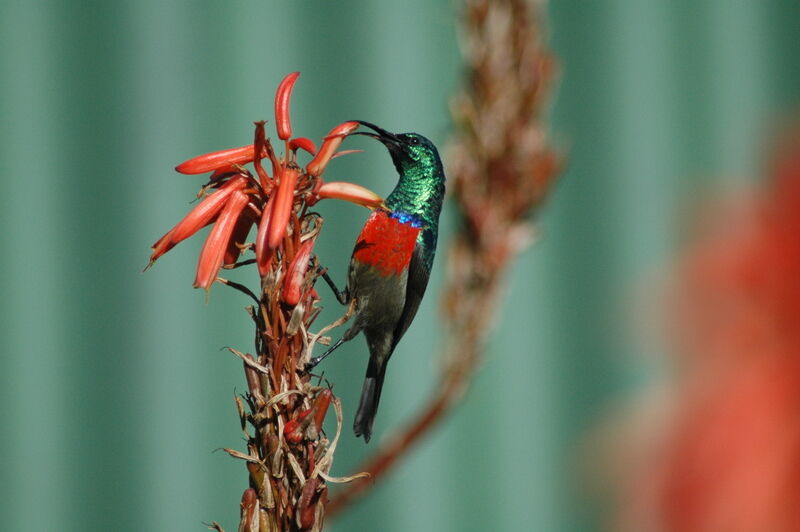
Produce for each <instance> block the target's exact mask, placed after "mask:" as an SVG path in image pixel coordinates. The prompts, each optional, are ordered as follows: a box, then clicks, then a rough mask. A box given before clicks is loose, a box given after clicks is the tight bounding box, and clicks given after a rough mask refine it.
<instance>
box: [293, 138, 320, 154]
mask: <svg viewBox="0 0 800 532" xmlns="http://www.w3.org/2000/svg"><path fill="white" fill-rule="evenodd" d="M298 148H300V149H302V150H305V151H307V152H308V153H310V154H311V155H316V153H317V145H316V144H314V142H313V141H312V140H311V139H307V138H306V137H297V138H294V139H292V140H290V141H289V149H290V150H292V151H297V149H298Z"/></svg>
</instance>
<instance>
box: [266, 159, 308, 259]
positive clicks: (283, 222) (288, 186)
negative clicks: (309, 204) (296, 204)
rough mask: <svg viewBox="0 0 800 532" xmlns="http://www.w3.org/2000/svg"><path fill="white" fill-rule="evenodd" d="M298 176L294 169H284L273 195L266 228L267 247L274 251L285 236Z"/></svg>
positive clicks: (298, 173)
mask: <svg viewBox="0 0 800 532" xmlns="http://www.w3.org/2000/svg"><path fill="white" fill-rule="evenodd" d="M299 176H300V172H298V171H297V170H296V169H295V168H284V169H283V172H282V173H281V182H280V184H279V185H278V191H277V192H276V193H275V202H274V204H273V205H272V215H271V218H270V221H269V227H268V228H267V247H269V248H270V249H276V248H277V247H278V245H279V244H280V243H281V240H283V236H284V235H285V234H286V226H287V224H288V223H289V217H290V216H291V214H292V202H293V200H294V188H295V185H297V178H298V177H299Z"/></svg>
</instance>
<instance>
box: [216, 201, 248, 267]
mask: <svg viewBox="0 0 800 532" xmlns="http://www.w3.org/2000/svg"><path fill="white" fill-rule="evenodd" d="M254 216H255V215H254V214H253V212H252V211H251V210H249V209H248V210H247V211H245V212H244V213H242V215H241V216H239V219H238V220H237V221H236V227H234V228H233V234H232V235H231V239H230V241H229V242H228V247H227V249H226V250H225V257H224V259H223V261H222V264H223V265H224V266H231V265H234V264H236V261H237V260H239V256H240V255H241V254H242V246H243V245H244V242H245V240H247V235H248V234H249V233H250V228H251V227H253V224H254V223H255V218H254Z"/></svg>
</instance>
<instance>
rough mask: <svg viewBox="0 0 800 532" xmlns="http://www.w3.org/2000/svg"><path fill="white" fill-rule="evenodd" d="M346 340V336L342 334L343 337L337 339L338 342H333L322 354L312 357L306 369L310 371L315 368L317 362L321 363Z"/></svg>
mask: <svg viewBox="0 0 800 532" xmlns="http://www.w3.org/2000/svg"><path fill="white" fill-rule="evenodd" d="M344 342H345V339H344V336H342V337H341V338H339V339H338V340H336V343H335V344H333V345H332V346H330V347H329V348H328V350H327V351H325V352H324V353H322V354H321V355H319V356H316V357H314V358H312V359H311V360H309V361H308V364H306V368H305V369H306V371H307V372H308V371H311V370H312V369H314V368H315V367H316V365H317V364H319V363H320V362H322V361H323V360H325V357H327V356H328V355H330V354H331V353H333V352H334V351H336V349H338V348H339V346H340V345H342V344H343V343H344Z"/></svg>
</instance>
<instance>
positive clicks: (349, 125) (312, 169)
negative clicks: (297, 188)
mask: <svg viewBox="0 0 800 532" xmlns="http://www.w3.org/2000/svg"><path fill="white" fill-rule="evenodd" d="M358 125H359V124H358V122H344V123H342V124H339V125H338V126H336V127H335V128H333V129H332V130H331V132H330V133H328V136H326V137H325V141H324V142H323V143H322V147H321V148H320V149H319V152H317V155H316V157H314V158H313V159H312V160H311V162H310V163H308V166H306V173H308V175H312V176H319V175H322V172H323V171H325V166H327V165H328V162H329V161H330V160H331V157H333V154H334V153H336V150H337V149H338V148H339V146H340V145H341V144H342V141H343V140H344V138H345V137H346V136H347V135H349V134H350V133H352V132H353V131H355V130H356V129H358Z"/></svg>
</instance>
